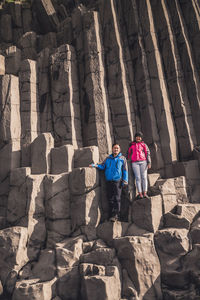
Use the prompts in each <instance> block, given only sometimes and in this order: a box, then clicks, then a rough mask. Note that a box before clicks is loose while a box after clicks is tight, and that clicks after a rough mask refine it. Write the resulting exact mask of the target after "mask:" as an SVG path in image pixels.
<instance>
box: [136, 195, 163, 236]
mask: <svg viewBox="0 0 200 300" xmlns="http://www.w3.org/2000/svg"><path fill="white" fill-rule="evenodd" d="M162 214H163V213H162V199H161V196H160V195H158V196H154V197H151V198H143V199H140V200H137V201H134V202H133V204H132V221H133V223H135V224H136V225H137V226H139V227H141V228H143V229H146V230H148V231H151V232H155V231H157V230H158V229H159V226H160V225H161V218H162Z"/></svg>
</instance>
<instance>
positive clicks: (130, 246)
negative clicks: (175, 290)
mask: <svg viewBox="0 0 200 300" xmlns="http://www.w3.org/2000/svg"><path fill="white" fill-rule="evenodd" d="M114 246H115V248H116V251H117V257H118V258H119V260H120V262H121V265H122V267H123V269H125V270H126V271H127V273H128V275H129V277H130V280H131V281H132V283H133V285H134V286H135V289H136V291H137V293H138V298H139V299H148V300H150V299H152V300H154V299H162V293H161V282H160V262H159V259H158V256H157V253H156V250H155V247H154V241H153V234H149V235H148V236H126V237H122V238H116V239H114Z"/></svg>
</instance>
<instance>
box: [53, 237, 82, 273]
mask: <svg viewBox="0 0 200 300" xmlns="http://www.w3.org/2000/svg"><path fill="white" fill-rule="evenodd" d="M82 246H83V238H82V237H81V236H79V237H76V238H68V239H65V240H63V241H62V242H61V243H57V244H56V265H57V274H58V277H59V278H61V277H62V276H63V275H65V274H66V273H67V272H68V269H70V268H72V267H75V266H77V265H78V264H79V258H80V256H81V255H82V253H83V249H82Z"/></svg>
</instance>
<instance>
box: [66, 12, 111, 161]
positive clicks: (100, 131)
mask: <svg viewBox="0 0 200 300" xmlns="http://www.w3.org/2000/svg"><path fill="white" fill-rule="evenodd" d="M72 26H73V34H74V37H75V41H76V49H77V60H78V68H79V74H80V76H79V78H80V86H81V91H80V100H81V101H80V104H81V117H82V122H83V141H84V144H85V145H86V146H91V145H97V146H98V147H99V152H100V158H101V160H102V159H104V158H105V156H106V155H107V153H109V152H110V151H111V147H112V135H113V133H112V125H111V118H110V109H109V105H108V94H107V88H106V85H105V78H106V73H105V66H104V53H103V47H102V33H101V24H100V21H99V16H98V12H96V11H90V12H87V13H86V12H85V13H84V14H83V13H81V10H79V9H77V10H76V11H75V12H74V13H73V15H72ZM94 99H95V101H94Z"/></svg>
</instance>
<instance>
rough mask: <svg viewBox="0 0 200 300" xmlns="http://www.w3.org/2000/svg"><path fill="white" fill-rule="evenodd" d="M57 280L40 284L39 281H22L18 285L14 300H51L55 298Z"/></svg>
mask: <svg viewBox="0 0 200 300" xmlns="http://www.w3.org/2000/svg"><path fill="white" fill-rule="evenodd" d="M55 282H56V278H54V279H52V280H51V281H46V282H40V281H39V279H30V280H21V281H18V282H17V283H16V286H15V290H14V293H13V297H12V299H13V300H36V299H44V300H51V299H52V297H54V296H55Z"/></svg>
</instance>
